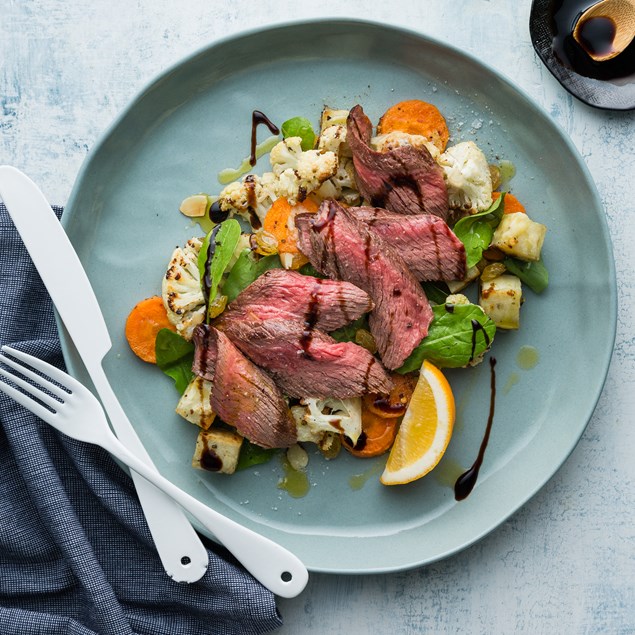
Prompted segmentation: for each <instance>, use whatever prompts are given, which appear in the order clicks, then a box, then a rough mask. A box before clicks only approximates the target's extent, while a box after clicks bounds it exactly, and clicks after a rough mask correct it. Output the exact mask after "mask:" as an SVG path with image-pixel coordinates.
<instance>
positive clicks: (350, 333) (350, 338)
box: [329, 315, 368, 342]
mask: <svg viewBox="0 0 635 635" xmlns="http://www.w3.org/2000/svg"><path fill="white" fill-rule="evenodd" d="M358 329H366V330H368V318H367V316H366V315H362V316H361V317H359V318H357V319H356V320H355V321H354V322H351V323H350V324H346V325H345V326H342V327H340V328H339V329H337V330H336V331H332V332H331V333H329V335H330V336H331V337H332V338H333V339H334V340H335V341H336V342H354V341H355V333H357V331H358Z"/></svg>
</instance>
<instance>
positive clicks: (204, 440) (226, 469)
mask: <svg viewBox="0 0 635 635" xmlns="http://www.w3.org/2000/svg"><path fill="white" fill-rule="evenodd" d="M242 442H243V437H241V436H240V435H239V434H236V433H235V432H231V431H230V430H201V431H200V432H199V433H198V438H197V439H196V449H195V450H194V456H193V458H192V467H196V468H198V469H200V470H207V471H208V472H220V473H221V474H233V473H234V472H235V471H236V465H237V464H238V455H239V454H240V446H241V445H242Z"/></svg>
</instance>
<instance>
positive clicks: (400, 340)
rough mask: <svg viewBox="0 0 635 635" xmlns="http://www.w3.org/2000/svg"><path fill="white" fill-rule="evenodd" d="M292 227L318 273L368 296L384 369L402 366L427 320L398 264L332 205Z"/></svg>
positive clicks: (417, 292)
mask: <svg viewBox="0 0 635 635" xmlns="http://www.w3.org/2000/svg"><path fill="white" fill-rule="evenodd" d="M296 227H297V228H298V232H299V237H300V249H301V250H302V252H303V253H304V254H306V256H307V257H308V258H309V260H310V261H311V264H312V265H313V266H314V267H315V268H316V269H317V270H318V271H320V272H322V273H323V274H325V275H327V276H329V277H330V278H335V279H341V280H347V281H348V282H351V283H353V284H354V285H355V286H357V287H359V288H360V289H364V291H367V292H368V294H369V295H370V297H371V299H372V300H373V302H374V303H375V308H374V309H373V311H372V312H371V314H370V319H369V325H370V330H371V332H372V334H373V337H374V338H375V342H376V343H377V348H378V350H379V354H380V355H381V359H382V361H383V363H384V366H386V368H388V369H390V370H392V369H394V368H398V367H399V366H401V365H402V364H403V362H404V361H405V359H406V358H407V357H408V355H410V353H412V351H413V349H414V348H415V346H417V345H418V344H419V342H421V340H422V339H423V338H424V337H425V336H426V335H427V334H428V326H429V324H430V322H431V320H432V309H431V308H430V304H429V303H428V299H427V298H426V296H425V293H424V292H423V289H422V288H421V285H420V284H419V282H418V281H417V279H416V278H415V277H414V276H413V274H412V273H411V272H410V271H409V270H408V268H407V267H406V264H405V263H404V261H403V259H402V258H401V257H400V256H399V255H398V253H397V252H396V251H395V250H394V249H393V248H392V247H391V246H390V245H389V244H387V243H386V242H385V241H384V240H383V239H382V238H381V237H380V236H379V234H377V233H375V232H373V231H371V230H370V229H369V228H368V226H367V225H366V224H365V223H363V222H362V221H360V220H358V219H357V218H356V217H355V215H354V214H352V213H350V212H349V211H348V210H347V209H346V208H344V207H342V206H341V205H340V204H339V203H337V202H335V201H332V200H326V201H324V203H322V206H321V207H320V210H319V212H318V213H317V214H299V215H298V216H297V217H296Z"/></svg>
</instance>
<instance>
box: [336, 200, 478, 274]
mask: <svg viewBox="0 0 635 635" xmlns="http://www.w3.org/2000/svg"><path fill="white" fill-rule="evenodd" d="M348 211H349V213H351V214H353V216H355V218H357V219H358V220H360V221H362V222H363V223H364V224H365V225H366V226H367V227H368V228H369V229H370V230H371V231H373V232H375V233H377V234H379V235H380V236H381V237H382V238H383V239H384V241H385V242H386V243H388V244H389V245H390V246H391V247H392V248H393V249H394V250H395V251H396V252H397V253H398V254H399V255H400V256H401V257H402V258H403V260H404V262H405V263H406V265H407V267H408V269H410V271H412V273H413V274H414V275H415V277H416V278H417V280H445V281H450V280H463V279H464V278H465V275H466V260H465V247H464V245H463V243H462V242H461V241H460V240H459V239H458V238H457V237H456V235H455V234H454V232H453V231H452V230H451V229H450V228H449V227H448V225H447V223H446V222H445V221H444V220H443V219H441V218H439V217H438V216H431V215H429V214H415V215H410V216H404V215H403V214H394V213H393V212H389V211H387V210H385V209H381V208H379V207H351V208H349V210H348Z"/></svg>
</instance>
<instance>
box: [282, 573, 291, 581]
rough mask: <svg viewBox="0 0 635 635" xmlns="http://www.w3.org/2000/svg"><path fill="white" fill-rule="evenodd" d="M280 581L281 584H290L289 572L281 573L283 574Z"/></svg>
mask: <svg viewBox="0 0 635 635" xmlns="http://www.w3.org/2000/svg"><path fill="white" fill-rule="evenodd" d="M280 579H281V580H282V581H283V582H291V580H293V575H292V574H291V572H290V571H283V572H282V573H281V574H280Z"/></svg>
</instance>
